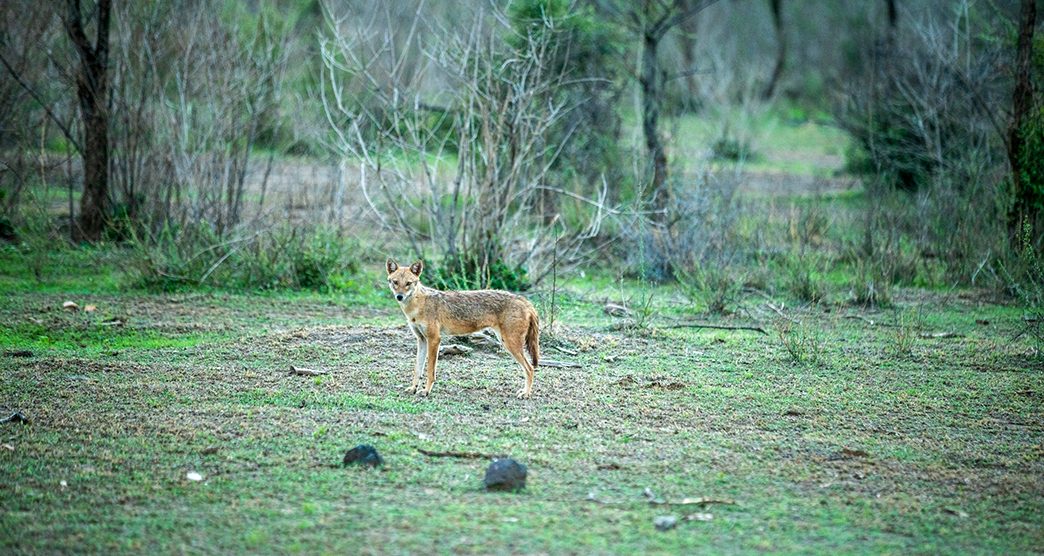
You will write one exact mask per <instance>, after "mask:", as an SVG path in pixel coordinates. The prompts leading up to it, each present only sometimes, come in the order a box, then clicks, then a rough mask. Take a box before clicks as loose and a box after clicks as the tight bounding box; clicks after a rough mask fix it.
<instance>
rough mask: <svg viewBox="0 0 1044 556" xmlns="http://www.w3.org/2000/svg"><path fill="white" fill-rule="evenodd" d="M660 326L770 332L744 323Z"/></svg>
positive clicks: (694, 323)
mask: <svg viewBox="0 0 1044 556" xmlns="http://www.w3.org/2000/svg"><path fill="white" fill-rule="evenodd" d="M660 328H709V329H712V330H750V331H752V332H760V333H762V334H765V335H766V336H767V335H768V332H766V331H765V329H764V328H762V327H760V326H744V325H730V324H704V323H699V322H679V323H677V324H668V325H664V326H661V327H660Z"/></svg>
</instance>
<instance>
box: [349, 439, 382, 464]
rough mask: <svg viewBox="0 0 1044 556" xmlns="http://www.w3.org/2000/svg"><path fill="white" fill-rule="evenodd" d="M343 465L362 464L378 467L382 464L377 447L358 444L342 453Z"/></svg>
mask: <svg viewBox="0 0 1044 556" xmlns="http://www.w3.org/2000/svg"><path fill="white" fill-rule="evenodd" d="M343 463H344V465H352V464H358V465H364V466H367V467H378V466H380V465H382V464H384V460H383V459H381V455H380V454H378V453H377V449H376V448H374V447H373V446H370V445H369V444H359V445H358V446H356V447H354V448H352V449H351V450H348V451H347V452H345V454H344V461H343Z"/></svg>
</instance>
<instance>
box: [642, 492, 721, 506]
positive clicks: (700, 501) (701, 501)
mask: <svg viewBox="0 0 1044 556" xmlns="http://www.w3.org/2000/svg"><path fill="white" fill-rule="evenodd" d="M644 494H645V498H646V500H647V501H648V502H649V503H650V504H652V505H654V506H691V505H697V506H707V505H709V504H725V505H730V506H732V505H735V504H736V501H735V500H730V499H728V498H703V497H700V498H682V499H681V500H662V499H660V498H657V497H656V495H655V494H653V491H652V490H651V489H649V488H646V489H645V491H644Z"/></svg>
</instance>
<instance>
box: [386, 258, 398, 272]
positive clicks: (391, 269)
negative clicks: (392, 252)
mask: <svg viewBox="0 0 1044 556" xmlns="http://www.w3.org/2000/svg"><path fill="white" fill-rule="evenodd" d="M384 265H385V266H387V267H388V274H391V273H392V272H395V271H396V270H399V264H398V263H396V262H395V261H393V260H391V257H388V262H386V263H384Z"/></svg>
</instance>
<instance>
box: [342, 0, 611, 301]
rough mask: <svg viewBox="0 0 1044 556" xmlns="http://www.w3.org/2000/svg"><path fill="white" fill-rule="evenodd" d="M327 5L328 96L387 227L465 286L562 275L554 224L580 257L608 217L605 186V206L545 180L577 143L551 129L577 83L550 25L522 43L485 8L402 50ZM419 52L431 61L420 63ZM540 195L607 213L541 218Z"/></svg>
mask: <svg viewBox="0 0 1044 556" xmlns="http://www.w3.org/2000/svg"><path fill="white" fill-rule="evenodd" d="M326 13H327V23H328V31H327V33H326V34H325V36H324V37H323V38H322V40H321V51H322V55H323V60H324V74H323V79H324V83H325V86H324V88H323V89H322V94H323V95H324V97H323V100H324V107H325V110H326V115H327V119H328V122H329V124H330V128H331V130H332V132H333V135H334V140H333V143H334V145H333V146H334V147H335V149H336V150H337V151H338V152H339V153H340V155H341V156H342V157H343V159H344V160H346V161H350V165H351V166H353V167H356V168H357V169H358V173H359V184H360V194H361V196H362V197H363V198H364V200H365V202H366V203H367V205H368V206H369V208H370V210H371V213H372V215H373V216H374V217H375V218H376V221H377V222H378V223H379V225H380V226H381V227H383V228H385V229H387V230H389V231H391V232H393V233H394V234H396V235H397V236H398V237H400V238H402V239H403V240H405V241H406V242H408V243H409V245H410V246H411V249H412V251H413V252H414V253H415V254H416V255H417V256H421V257H423V256H424V255H425V254H426V253H427V252H429V250H434V252H435V253H437V254H438V255H440V258H441V261H440V263H436V265H433V266H434V267H435V268H438V267H439V266H442V267H446V271H444V272H438V271H436V272H435V273H434V274H435V275H437V276H438V275H442V276H450V275H452V276H456V277H464V280H465V281H466V282H467V284H449V285H454V286H462V285H469V286H472V287H485V286H489V285H491V284H493V283H495V282H496V281H497V280H500V281H501V284H502V285H505V286H506V287H515V288H519V287H522V286H524V283H523V281H522V280H518V279H517V278H518V276H520V275H521V274H522V273H523V272H525V271H527V267H528V274H527V277H526V279H525V281H530V280H531V281H534V282H535V281H539V280H540V279H541V278H543V276H545V275H546V273H547V272H548V271H549V270H550V259H551V257H550V256H549V255H550V254H551V249H552V245H553V243H554V242H552V241H549V240H550V236H549V234H550V232H551V229H552V228H553V226H550V225H548V224H547V223H549V222H556V221H557V222H559V223H560V224H561V225H562V226H564V227H565V228H566V229H565V232H564V233H563V234H561V236H560V239H559V241H558V242H557V244H558V257H559V260H562V261H571V260H576V259H577V258H578V256H579V255H580V253H581V246H582V245H583V243H584V242H585V241H586V240H588V239H591V238H593V237H594V236H595V234H596V233H597V231H598V226H599V222H600V219H601V217H602V216H604V213H603V212H602V210H603V209H604V208H605V206H604V191H605V188H603V191H602V192H601V195H602V197H601V200H592V199H587V198H584V197H581V196H579V195H569V194H568V192H566V191H565V190H563V189H562V188H561V187H557V186H556V185H552V184H549V183H547V181H546V180H547V179H548V175H549V169H550V168H551V166H552V164H553V163H554V161H555V160H556V159H557V157H558V156H559V154H560V152H561V150H562V149H563V148H564V144H557V145H556V144H549V143H547V141H546V136H547V134H548V132H549V131H550V130H551V129H552V128H553V127H554V126H555V125H556V123H557V122H558V121H559V120H560V119H561V118H563V116H564V115H565V114H566V112H567V111H568V110H569V109H570V106H568V105H567V104H566V103H565V101H562V100H559V99H557V98H556V97H555V95H553V94H551V93H552V92H553V91H554V90H556V89H557V88H559V87H562V86H564V85H565V84H567V83H568V79H567V76H566V75H564V74H563V73H562V71H561V68H558V71H556V68H555V67H554V65H553V64H550V63H549V60H552V59H553V58H554V56H555V55H556V54H555V52H554V50H553V49H554V48H555V44H554V43H553V42H552V41H550V37H551V36H552V35H551V34H550V33H540V34H534V35H533V36H531V37H530V38H529V40H525V41H519V42H518V43H516V44H515V45H514V46H512V45H509V44H506V43H505V41H503V40H502V38H501V37H500V36H499V35H498V33H499V32H501V29H500V28H498V27H497V26H495V25H493V26H491V25H490V24H489V21H487V20H486V19H484V17H485V14H484V13H482V12H481V11H479V12H478V13H476V14H473V15H472V17H473V21H472V24H471V25H469V26H467V27H466V28H465V29H464V30H463V31H457V30H454V29H439V30H438V31H439V32H438V33H412V32H411V33H410V35H409V36H408V38H407V40H406V41H405V42H403V43H402V44H399V45H397V47H396V48H395V49H392V44H391V43H390V42H389V41H387V40H383V41H382V40H378V39H379V38H380V37H379V36H376V37H375V36H374V34H375V31H374V30H373V29H374V28H373V26H370V27H366V26H360V25H358V22H357V21H356V20H354V19H350V18H348V17H346V16H345V15H344V14H339V13H337V12H335V11H334V10H332V9H327V12H326ZM498 21H500V20H498ZM411 25H412V26H413V28H417V27H420V26H423V25H425V22H423V21H420V19H419V17H418V18H415V19H414V20H413V21H412V23H411ZM547 25H554V21H553V20H551V19H549V20H548V21H547ZM407 57H409V58H410V59H411V60H417V61H418V62H417V64H418V65H414V66H407V64H405V63H404V60H405V59H406V58H407ZM431 74H437V75H438V76H439V79H440V80H441V81H444V82H445V84H446V87H445V89H444V90H442V91H441V92H440V93H438V94H432V93H430V92H429V89H428V88H427V87H424V86H422V85H423V81H424V79H425V78H426V77H427V76H430V75H431ZM351 91H365V93H364V94H361V95H359V96H352V95H351V94H350V92H351ZM541 192H545V193H547V192H549V193H553V194H560V195H564V198H563V203H565V204H570V205H572V206H573V207H574V209H575V208H577V207H582V206H583V205H585V204H590V205H593V206H594V209H593V212H594V215H593V216H592V217H591V218H585V219H584V223H583V224H582V225H575V224H574V223H573V222H570V221H568V220H566V219H561V218H557V219H556V215H548V214H545V215H540V214H538V208H539V205H538V203H536V201H537V198H538V194H539V193H541Z"/></svg>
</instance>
